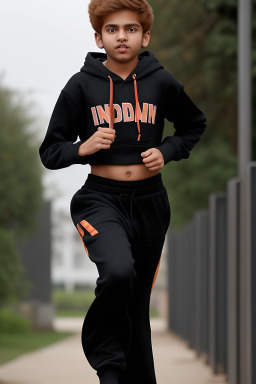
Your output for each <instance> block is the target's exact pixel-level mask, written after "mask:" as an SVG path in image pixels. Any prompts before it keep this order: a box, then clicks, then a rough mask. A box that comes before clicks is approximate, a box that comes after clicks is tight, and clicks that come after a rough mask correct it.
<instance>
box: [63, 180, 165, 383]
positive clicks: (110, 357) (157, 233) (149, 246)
mask: <svg viewBox="0 0 256 384" xmlns="http://www.w3.org/2000/svg"><path fill="white" fill-rule="evenodd" d="M70 209H71V217H72V220H73V222H74V225H75V226H76V228H77V230H78V231H79V234H80V236H81V239H82V241H83V245H84V248H85V251H86V253H87V255H88V257H89V258H90V260H91V261H92V262H94V263H95V264H96V266H97V269H98V272H99V277H98V278H97V281H96V283H97V284H96V288H95V291H94V292H95V296H96V297H95V299H94V301H93V302H92V304H91V306H90V308H89V310H88V312H87V314H86V316H85V319H84V323H83V327H82V335H81V341H82V346H83V351H84V354H85V356H86V358H87V360H88V362H89V364H90V365H91V366H92V368H93V369H95V370H96V372H97V375H98V377H99V379H100V383H101V384H141V383H147V384H156V376H155V368H154V359H153V352H152V343H151V328H150V319H149V304H150V295H151V291H152V288H153V285H154V282H155V279H156V276H157V272H158V267H159V265H160V258H161V252H162V248H163V244H164V239H165V235H166V232H167V229H168V226H169V224H170V219H171V209H170V204H169V200H168V195H167V191H166V188H165V186H164V184H163V181H162V175H161V173H159V174H157V175H155V176H152V177H150V178H147V179H142V180H135V181H133V180H132V181H126V180H114V179H108V178H105V177H101V176H98V175H94V174H92V173H89V174H88V177H87V179H86V181H85V184H84V185H83V186H82V188H81V189H79V190H78V191H77V192H76V193H75V195H74V196H73V198H72V200H71V205H70Z"/></svg>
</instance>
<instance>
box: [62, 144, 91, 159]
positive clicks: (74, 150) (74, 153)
mask: <svg viewBox="0 0 256 384" xmlns="http://www.w3.org/2000/svg"><path fill="white" fill-rule="evenodd" d="M83 143H84V141H83V140H80V141H78V142H77V143H75V144H72V145H71V146H70V150H69V151H68V153H67V156H68V159H67V161H68V163H70V164H88V160H89V156H79V155H78V149H79V147H80V145H81V144H83Z"/></svg>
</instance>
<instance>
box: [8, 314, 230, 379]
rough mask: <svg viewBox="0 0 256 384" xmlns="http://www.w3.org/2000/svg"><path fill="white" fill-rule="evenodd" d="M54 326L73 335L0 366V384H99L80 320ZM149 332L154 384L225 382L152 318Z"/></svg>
mask: <svg viewBox="0 0 256 384" xmlns="http://www.w3.org/2000/svg"><path fill="white" fill-rule="evenodd" d="M54 326H55V328H56V329H59V330H73V331H75V332H76V333H75V335H73V336H71V337H69V338H67V339H65V340H62V341H59V342H57V343H55V344H53V345H50V346H48V347H45V348H42V349H40V350H37V351H35V352H31V353H27V354H25V355H23V356H21V357H18V358H16V359H15V360H12V361H10V362H9V363H6V364H3V365H1V366H0V384H3V383H4V384H99V379H98V376H97V375H96V372H95V371H94V370H93V369H92V368H91V367H90V365H89V363H88V362H87V360H86V358H85V357H84V354H83V350H82V346H81V343H80V332H81V327H82V319H80V318H78V319H74V318H69V319H65V318H63V319H61V318H59V319H56V320H55V323H54ZM151 329H152V343H153V351H154V359H155V369H156V376H157V380H158V384H212V383H221V384H223V383H226V381H225V378H224V377H223V376H222V375H218V376H215V375H213V374H212V373H211V369H210V368H209V366H207V365H206V364H205V363H204V362H203V361H202V360H201V359H198V358H197V357H196V353H195V352H194V351H193V350H191V349H189V348H188V347H187V346H186V343H185V342H184V341H181V340H180V339H179V338H178V337H176V336H175V335H173V334H172V333H170V332H167V331H166V326H165V324H164V322H163V321H162V320H161V319H152V320H151ZM142 384H144V383H142ZM145 384H146V383H145Z"/></svg>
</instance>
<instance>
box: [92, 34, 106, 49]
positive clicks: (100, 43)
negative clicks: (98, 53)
mask: <svg viewBox="0 0 256 384" xmlns="http://www.w3.org/2000/svg"><path fill="white" fill-rule="evenodd" d="M94 37H95V42H96V45H97V47H98V48H101V49H102V48H104V44H103V41H102V37H101V35H100V34H99V33H98V32H95V33H94Z"/></svg>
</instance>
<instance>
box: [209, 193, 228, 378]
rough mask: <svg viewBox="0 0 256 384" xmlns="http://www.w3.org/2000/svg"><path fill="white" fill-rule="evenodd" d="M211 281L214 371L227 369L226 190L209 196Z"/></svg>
mask: <svg viewBox="0 0 256 384" xmlns="http://www.w3.org/2000/svg"><path fill="white" fill-rule="evenodd" d="M209 206H210V207H209V209H210V242H209V246H210V276H209V277H210V281H209V284H210V285H209V289H210V292H209V358H210V361H209V362H210V365H211V367H212V369H213V372H214V373H224V372H226V354H227V352H226V346H227V345H226V344H227V343H226V335H227V333H226V308H227V298H226V294H227V271H226V261H227V260H226V258H227V256H226V253H227V252H226V251H227V241H226V237H227V224H226V214H227V212H226V211H227V199H226V193H224V192H220V193H213V194H211V195H210V197H209Z"/></svg>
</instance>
